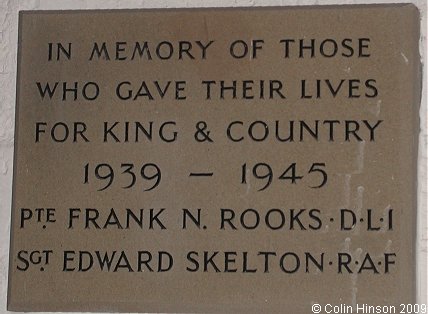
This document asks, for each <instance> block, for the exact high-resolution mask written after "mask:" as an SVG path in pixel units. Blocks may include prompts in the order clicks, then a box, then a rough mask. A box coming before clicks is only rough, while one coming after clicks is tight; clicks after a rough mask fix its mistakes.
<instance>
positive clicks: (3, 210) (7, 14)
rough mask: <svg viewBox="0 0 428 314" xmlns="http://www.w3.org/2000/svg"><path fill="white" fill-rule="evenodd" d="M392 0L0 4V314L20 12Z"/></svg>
mask: <svg viewBox="0 0 428 314" xmlns="http://www.w3.org/2000/svg"><path fill="white" fill-rule="evenodd" d="M393 2H399V1H398V0H397V1H394V0H390V1H388V0H384V1H382V0H378V1H369V0H366V1H364V0H344V1H334V0H318V1H317V0H304V1H298V0H265V1H262V0H206V1H202V0H146V1H145V0H0V313H6V312H7V311H6V299H7V274H8V261H9V252H8V251H9V234H10V209H11V199H12V172H13V139H14V120H15V83H16V48H17V34H18V12H19V11H20V10H69V9H123V8H175V7H236V6H287V5H314V4H315V5H321V4H326V5H330V4H357V3H393ZM400 2H410V3H414V4H415V5H417V6H418V8H419V9H420V11H421V25H422V27H421V40H420V54H421V58H422V63H423V65H424V75H423V80H424V82H423V86H424V90H423V93H422V105H421V111H420V117H421V133H420V143H419V162H418V237H417V254H418V262H417V267H418V274H419V275H418V283H417V284H418V302H419V303H427V288H426V283H427V252H428V251H427V243H428V228H427V225H428V224H427V217H428V214H427V212H428V209H427V175H426V173H427V97H426V96H427V95H426V73H427V72H426V31H427V30H426V25H427V21H426V14H427V11H426V0H414V1H400Z"/></svg>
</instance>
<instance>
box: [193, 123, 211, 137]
mask: <svg viewBox="0 0 428 314" xmlns="http://www.w3.org/2000/svg"><path fill="white" fill-rule="evenodd" d="M207 127H208V126H207V123H206V122H205V121H199V122H198V123H196V130H197V131H196V133H195V140H196V141H198V142H206V141H208V142H212V141H213V140H212V139H211V138H210V133H211V131H208V130H207Z"/></svg>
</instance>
